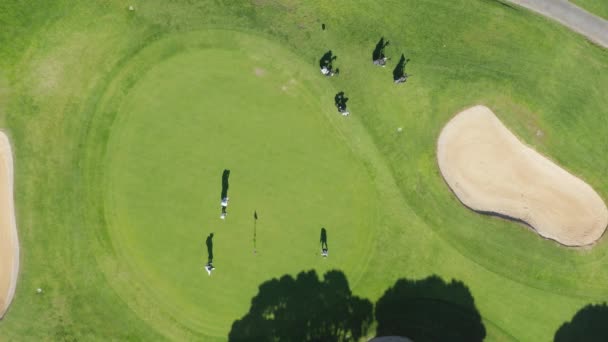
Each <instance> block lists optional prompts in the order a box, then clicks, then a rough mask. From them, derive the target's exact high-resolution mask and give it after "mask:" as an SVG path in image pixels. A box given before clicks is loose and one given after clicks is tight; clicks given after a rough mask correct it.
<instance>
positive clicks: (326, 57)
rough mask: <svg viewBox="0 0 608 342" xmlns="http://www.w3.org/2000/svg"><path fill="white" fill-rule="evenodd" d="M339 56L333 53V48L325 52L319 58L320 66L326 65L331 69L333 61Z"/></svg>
mask: <svg viewBox="0 0 608 342" xmlns="http://www.w3.org/2000/svg"><path fill="white" fill-rule="evenodd" d="M337 58H338V57H337V56H335V55H334V54H333V52H331V50H329V51H327V52H326V53H324V54H323V56H322V57H321V59H320V60H319V67H320V68H323V67H326V68H328V69H331V67H332V62H333V61H334V60H336V59H337Z"/></svg>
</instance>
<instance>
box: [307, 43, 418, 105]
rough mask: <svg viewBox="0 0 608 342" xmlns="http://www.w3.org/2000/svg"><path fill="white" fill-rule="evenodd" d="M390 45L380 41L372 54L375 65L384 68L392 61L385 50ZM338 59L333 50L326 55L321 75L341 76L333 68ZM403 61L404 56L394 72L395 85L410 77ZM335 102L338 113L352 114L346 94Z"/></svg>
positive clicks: (323, 58)
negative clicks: (347, 106)
mask: <svg viewBox="0 0 608 342" xmlns="http://www.w3.org/2000/svg"><path fill="white" fill-rule="evenodd" d="M388 44H389V41H388V40H387V41H386V43H385V42H384V38H382V39H380V41H379V42H378V44H377V45H376V49H374V52H373V54H372V63H373V64H374V65H377V66H381V67H383V68H384V67H386V62H387V61H388V60H390V58H389V57H387V56H386V55H385V54H384V48H386V47H387V46H388ZM337 58H338V57H336V56H334V55H333V54H332V52H331V50H330V51H328V52H327V53H325V54H324V55H323V57H322V58H321V60H320V63H319V64H320V67H321V74H323V75H324V76H327V77H331V76H335V75H337V74H339V72H340V70H339V69H338V68H336V69H334V68H333V61H334V60H336V59H337ZM403 61H404V57H403V56H402V60H401V61H400V62H399V64H398V65H397V67H396V68H395V71H394V72H393V81H394V82H395V84H400V83H405V82H406V81H407V78H408V77H409V76H408V74H406V73H405V70H404V69H405V63H404V62H403ZM334 100H335V105H336V108H338V112H339V113H340V114H342V115H343V116H348V115H349V114H350V112H349V111H348V110H347V109H346V101H348V98H347V97H346V96H345V95H344V92H340V93H338V94H336V96H335V98H334Z"/></svg>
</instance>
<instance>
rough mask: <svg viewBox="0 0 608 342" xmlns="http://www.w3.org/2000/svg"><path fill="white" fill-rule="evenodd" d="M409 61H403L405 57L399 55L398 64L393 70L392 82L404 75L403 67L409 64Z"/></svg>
mask: <svg viewBox="0 0 608 342" xmlns="http://www.w3.org/2000/svg"><path fill="white" fill-rule="evenodd" d="M409 61H410V60H409V59H405V55H404V54H401V58H399V62H398V63H397V65H396V66H395V69H393V80H394V81H396V80H398V79H400V78H401V77H403V76H404V75H405V65H406V64H407V63H408V62H409Z"/></svg>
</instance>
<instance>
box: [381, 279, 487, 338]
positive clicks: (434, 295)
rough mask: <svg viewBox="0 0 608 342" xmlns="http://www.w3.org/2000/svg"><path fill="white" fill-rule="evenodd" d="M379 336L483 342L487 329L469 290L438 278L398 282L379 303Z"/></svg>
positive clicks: (400, 280) (454, 281) (453, 282)
mask: <svg viewBox="0 0 608 342" xmlns="http://www.w3.org/2000/svg"><path fill="white" fill-rule="evenodd" d="M375 311H376V321H377V322H378V326H377V329H376V334H377V336H404V337H407V338H410V339H411V340H413V341H416V342H424V341H468V342H476V341H482V340H483V339H484V338H485V336H486V329H485V327H484V325H483V323H482V321H481V315H480V314H479V311H478V310H477V308H476V307H475V301H474V300H473V296H472V295H471V292H470V291H469V289H468V288H467V287H466V286H465V285H464V284H463V283H462V282H460V281H456V280H452V281H451V282H450V283H446V282H444V281H443V280H442V279H441V278H439V277H437V276H431V277H428V278H425V279H421V280H409V279H399V280H398V281H397V282H396V283H395V285H394V286H393V287H391V288H389V289H388V290H387V291H386V292H385V293H384V295H383V296H382V297H381V298H380V299H379V300H378V302H377V303H376V310H375Z"/></svg>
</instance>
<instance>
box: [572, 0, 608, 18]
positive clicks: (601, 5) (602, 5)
mask: <svg viewBox="0 0 608 342" xmlns="http://www.w3.org/2000/svg"><path fill="white" fill-rule="evenodd" d="M570 1H572V3H574V4H576V5H578V6H580V7H582V8H584V9H585V10H587V11H589V12H591V13H593V14H595V15H597V16H600V17H602V18H604V19H608V3H607V2H606V1H603V0H570Z"/></svg>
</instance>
